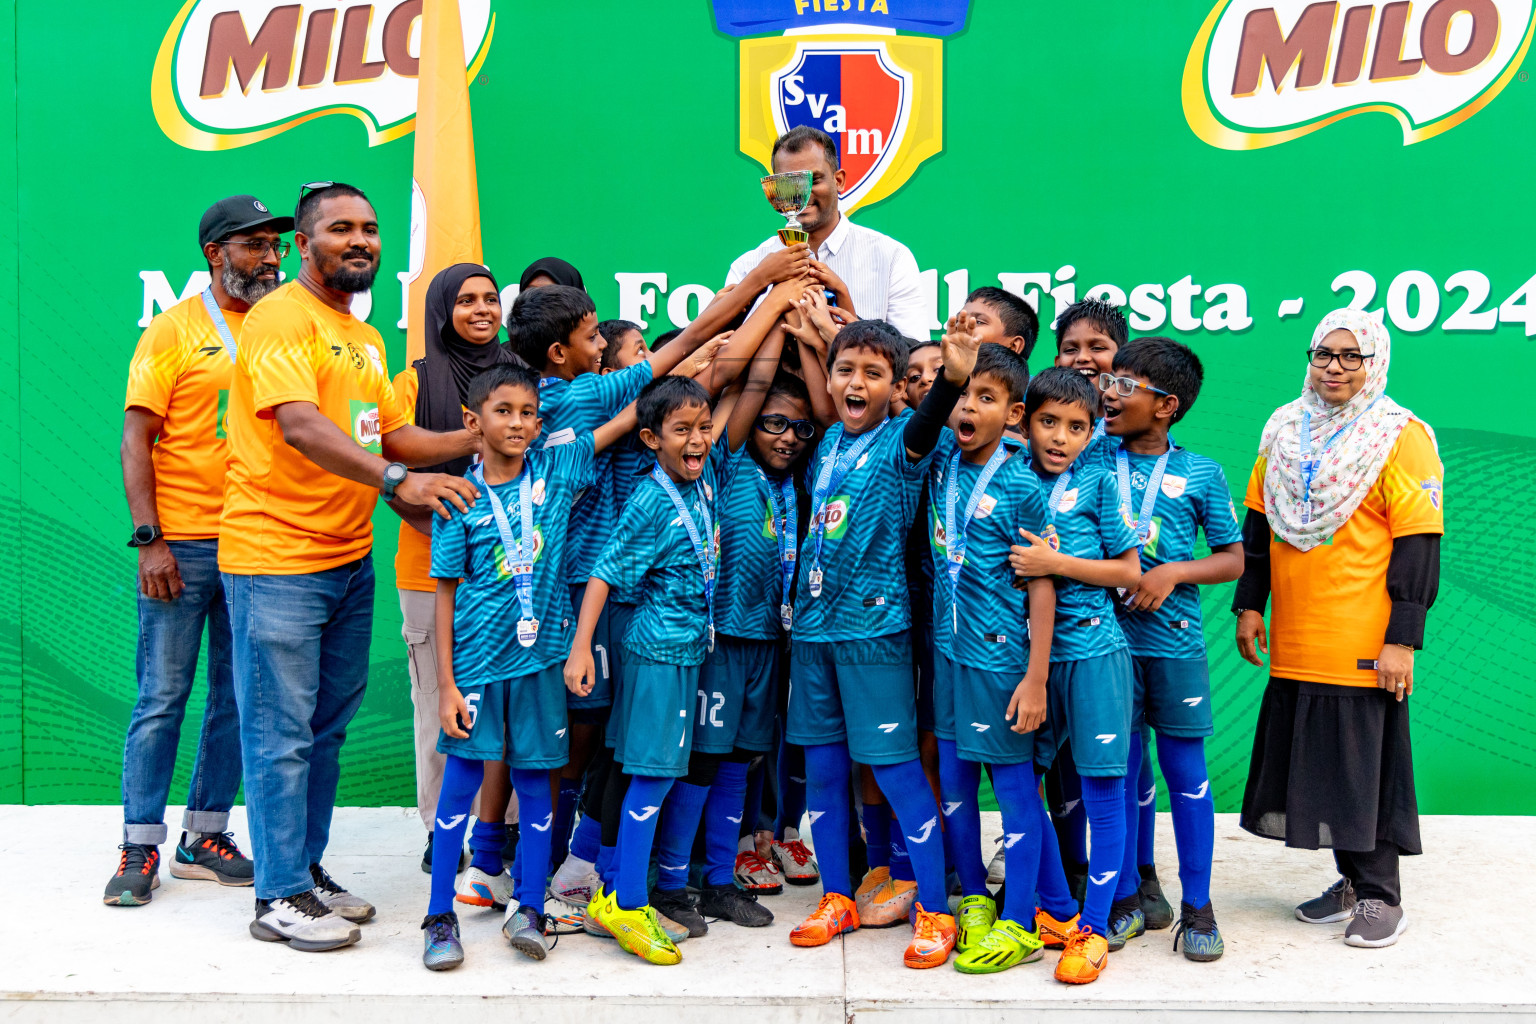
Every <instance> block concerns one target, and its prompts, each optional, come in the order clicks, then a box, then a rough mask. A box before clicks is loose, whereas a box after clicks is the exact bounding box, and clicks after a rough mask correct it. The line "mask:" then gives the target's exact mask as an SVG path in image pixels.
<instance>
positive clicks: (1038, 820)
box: [939, 740, 1071, 931]
mask: <svg viewBox="0 0 1536 1024" xmlns="http://www.w3.org/2000/svg"><path fill="white" fill-rule="evenodd" d="M939 743H940V747H939V752H940V756H941V757H942V756H943V750H944V748H943V746H942V744H943V743H944V741H943V740H940V741H939ZM992 791H993V792H994V793H996V794H997V805H998V807H999V808H1001V809H1002V812H1003V851H1004V852H1003V856H1004V859H1005V863H1006V864H1007V871H1008V876H1007V877H1008V884H1007V885H1006V886H1004V887H1003V906H1002V910H1001V912H1000V914H999V916H1000V917H1005V918H1007V919H1008V920H1010V921H1012V922H1013V923H1014V924H1016V925H1018V926H1019V927H1020V928H1023V929H1024V930H1025V931H1034V929H1035V886H1036V879H1037V878H1038V877H1039V874H1040V850H1041V843H1042V840H1043V838H1044V836H1045V834H1046V832H1047V830H1048V829H1049V828H1050V826H1049V823H1048V822H1049V817H1048V816H1047V815H1046V813H1045V804H1044V803H1043V802H1041V800H1040V793H1039V791H1038V790H1037V789H1036V788H1035V768H1034V765H1032V764H1029V763H1025V764H997V765H993V766H992ZM948 805H949V800H948V794H947V793H946V794H945V806H948ZM954 817H955V816H954V815H951V816H950V820H951V821H953V820H954ZM980 820H981V819H980V815H979V814H978V815H977V822H978V828H979V827H980V825H979V822H980ZM1054 838H1055V837H1054V836H1052V839H1054ZM1050 845H1052V846H1054V845H1055V843H1054V842H1052V843H1051V844H1050ZM980 863H981V859H980V854H979V853H978V855H977V864H978V865H980ZM957 866H958V865H957ZM981 873H982V875H981V878H982V883H983V890H982V891H983V892H985V891H986V890H985V883H986V868H985V867H982V868H981ZM960 877H961V884H962V885H963V884H964V878H965V876H964V874H962V875H961V876H960ZM967 895H969V892H967ZM1068 916H1069V917H1070V916H1071V915H1068Z"/></svg>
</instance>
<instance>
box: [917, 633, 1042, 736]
mask: <svg viewBox="0 0 1536 1024" xmlns="http://www.w3.org/2000/svg"><path fill="white" fill-rule="evenodd" d="M934 661H935V662H936V666H935V667H936V668H937V670H938V675H937V677H936V685H935V687H934V692H935V695H936V696H937V697H938V700H937V701H936V702H935V703H942V702H945V701H947V702H948V704H949V708H950V732H951V734H950V735H949V736H944V735H943V734H942V733H939V732H937V730H935V733H936V734H937V735H939V736H942V737H943V738H944V739H952V740H954V741H955V752H956V753H958V754H959V755H960V756H961V757H962V758H964V759H965V760H967V761H980V762H981V763H983V764H1028V763H1029V762H1030V761H1033V760H1034V759H1035V733H1033V732H1027V733H1023V734H1020V733H1016V732H1014V731H1013V729H1012V725H1013V723H1012V722H1010V721H1008V719H1006V718H1005V717H1003V716H1005V715H1006V714H1007V713H1008V702H1009V701H1011V700H1013V691H1014V690H1016V689H1018V687H1019V679H1022V678H1023V676H1019V677H1018V678H1017V679H1016V678H1014V674H1013V673H1012V672H1009V673H1006V674H1005V673H1001V672H992V671H988V670H986V669H980V668H972V667H971V666H969V665H961V664H959V663H957V662H953V661H950V660H949V658H947V657H945V656H944V654H943V653H942V652H940V653H938V654H936V655H935V656H934Z"/></svg>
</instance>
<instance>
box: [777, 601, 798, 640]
mask: <svg viewBox="0 0 1536 1024" xmlns="http://www.w3.org/2000/svg"><path fill="white" fill-rule="evenodd" d="M794 621H795V613H794V609H792V608H790V606H789V602H787V601H786V602H784V603H783V604H781V605H779V625H781V626H783V627H784V632H786V633H788V632H789V631H790V630H791V629H792V628H793V626H794Z"/></svg>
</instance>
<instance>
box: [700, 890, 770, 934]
mask: <svg viewBox="0 0 1536 1024" xmlns="http://www.w3.org/2000/svg"><path fill="white" fill-rule="evenodd" d="M699 912H700V913H701V914H703V915H704V916H705V917H714V918H719V919H721V920H724V921H730V922H732V923H734V924H739V925H741V927H743V928H762V927H764V926H766V925H770V924H773V911H771V910H769V909H768V908H767V907H765V906H763V905H762V904H761V903H759V902H757V896H756V895H755V894H753V893H750V892H746V891H745V890H742V889H738V888H736V886H735V885H734V884H732V885H706V886H704V888H703V889H702V890H701V891H700V892H699Z"/></svg>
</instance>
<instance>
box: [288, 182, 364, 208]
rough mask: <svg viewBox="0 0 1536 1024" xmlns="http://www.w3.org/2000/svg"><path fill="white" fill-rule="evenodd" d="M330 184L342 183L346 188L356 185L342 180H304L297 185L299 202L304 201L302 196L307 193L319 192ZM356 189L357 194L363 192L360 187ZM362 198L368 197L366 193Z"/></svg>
mask: <svg viewBox="0 0 1536 1024" xmlns="http://www.w3.org/2000/svg"><path fill="white" fill-rule="evenodd" d="M332 185H344V186H346V187H347V188H357V186H356V185H348V184H347V183H346V182H344V181H311V182H306V183H305V184H303V185H300V186H299V202H301V203H302V202H303V201H304V197H305V196H307V195H309V194H310V193H311V192H319V191H320V190H321V189H324V188H330V187H331V186H332ZM357 191H358V193H359V194H363V190H362V189H360V188H358V189H357ZM363 198H364V199H366V198H368V197H367V196H366V195H363Z"/></svg>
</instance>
